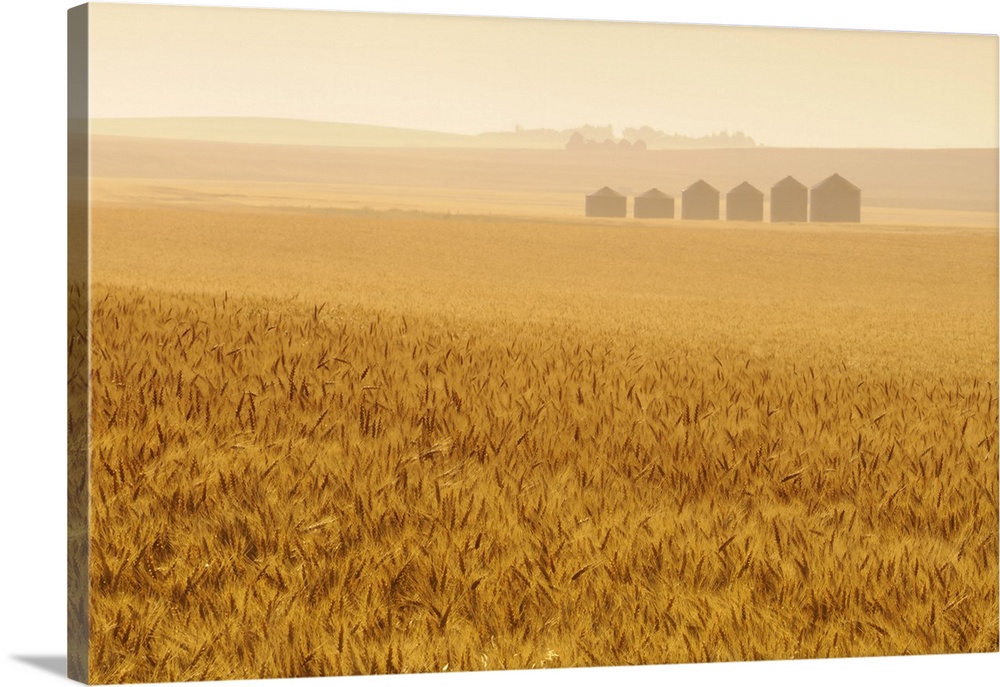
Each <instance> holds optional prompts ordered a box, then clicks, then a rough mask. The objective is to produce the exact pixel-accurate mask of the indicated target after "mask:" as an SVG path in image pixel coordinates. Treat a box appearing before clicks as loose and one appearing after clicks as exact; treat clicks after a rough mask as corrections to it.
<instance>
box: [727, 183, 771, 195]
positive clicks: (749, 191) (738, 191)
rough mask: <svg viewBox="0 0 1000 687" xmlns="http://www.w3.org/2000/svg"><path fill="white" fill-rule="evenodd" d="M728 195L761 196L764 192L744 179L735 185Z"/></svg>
mask: <svg viewBox="0 0 1000 687" xmlns="http://www.w3.org/2000/svg"><path fill="white" fill-rule="evenodd" d="M728 195H730V196H755V197H756V196H763V195H764V192H763V191H759V190H757V189H756V188H754V187H753V186H751V185H750V184H749V183H748V182H746V181H744V182H743V183H742V184H740V185H739V186H737V187H735V188H734V189H733V190H732V191H730V192H729V193H728Z"/></svg>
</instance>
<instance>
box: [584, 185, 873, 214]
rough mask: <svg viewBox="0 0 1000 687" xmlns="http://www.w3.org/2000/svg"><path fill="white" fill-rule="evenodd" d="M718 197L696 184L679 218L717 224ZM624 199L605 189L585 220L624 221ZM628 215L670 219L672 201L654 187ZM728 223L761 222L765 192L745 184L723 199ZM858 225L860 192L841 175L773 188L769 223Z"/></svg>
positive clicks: (594, 196)
mask: <svg viewBox="0 0 1000 687" xmlns="http://www.w3.org/2000/svg"><path fill="white" fill-rule="evenodd" d="M719 200H720V193H719V191H718V190H716V189H715V188H713V187H712V186H711V185H710V184H708V183H707V182H706V181H704V180H702V179H699V180H698V181H696V182H695V183H693V184H691V185H690V186H688V187H687V188H686V189H684V192H683V193H682V194H681V219H709V220H711V219H716V220H717V219H720V217H719ZM627 203H628V199H627V198H626V197H625V196H624V195H622V194H620V193H618V192H617V191H615V190H613V189H611V188H609V187H607V186H605V187H604V188H602V189H600V190H599V191H595V192H594V193H591V194H590V195H588V196H587V199H586V215H587V216H588V217H625V216H627V214H628V213H627ZM632 214H633V216H634V217H637V218H659V219H664V218H665V219H672V218H673V216H674V198H673V197H672V196H670V195H668V194H666V193H664V192H663V191H660V190H659V189H656V188H653V189H650V190H648V191H646V192H645V193H643V194H641V195H638V196H636V197H635V202H634V203H633V209H632ZM726 219H727V220H741V221H748V222H762V221H763V220H764V193H763V192H762V191H760V190H758V189H756V188H754V187H753V186H751V185H750V184H749V183H747V182H745V181H744V182H743V183H742V184H740V185H738V186H736V187H735V188H733V189H732V190H731V191H729V193H727V194H726ZM807 220H808V221H810V222H860V221H861V189H859V188H858V187H857V186H855V185H854V184H852V183H851V182H849V181H847V180H846V179H845V178H844V177H842V176H840V175H839V174H834V175H832V176H830V177H827V178H826V179H824V180H823V181H821V182H820V183H818V184H816V185H815V186H813V187H812V189H809V188H807V187H806V186H805V184H802V183H801V182H799V181H796V180H795V179H794V178H792V177H790V176H789V177H785V178H784V179H782V180H781V181H779V182H778V183H777V184H775V185H774V186H772V187H771V221H772V222H805V221H807Z"/></svg>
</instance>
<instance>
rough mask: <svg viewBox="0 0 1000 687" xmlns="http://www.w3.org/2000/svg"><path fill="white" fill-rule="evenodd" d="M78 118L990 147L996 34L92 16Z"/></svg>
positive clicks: (210, 11) (152, 9) (272, 15)
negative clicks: (82, 112) (593, 128)
mask: <svg viewBox="0 0 1000 687" xmlns="http://www.w3.org/2000/svg"><path fill="white" fill-rule="evenodd" d="M90 7H91V18H90V28H91V78H90V87H91V116H93V117H158V116H160V117H162V116H255V117H289V118H298V119H312V120H321V121H335V122H355V123H364V124H378V125H384V126H397V127H411V128H420V129H430V130H435V131H449V132H457V133H478V132H482V131H500V130H510V129H513V128H514V126H515V125H520V126H523V127H526V128H541V127H548V128H557V129H565V128H570V127H573V126H578V125H581V124H594V125H601V126H603V125H607V124H611V125H613V126H614V127H615V130H616V132H619V133H620V132H621V129H622V128H624V127H626V126H641V125H649V126H653V127H655V128H658V129H662V130H664V131H668V132H677V133H681V134H688V135H704V134H708V133H711V132H713V131H718V130H721V129H728V130H730V131H735V130H741V131H744V132H745V133H747V134H749V135H751V136H753V137H754V138H755V139H756V140H757V141H758V142H760V143H763V144H765V145H773V146H885V147H965V146H976V147H978V146H990V147H995V146H997V144H998V134H997V78H998V74H997V49H998V42H997V38H996V37H995V36H969V35H948V34H917V33H886V32H874V31H831V30H805V29H761V28H741V27H704V26H678V25H667V24H643V23H631V22H594V21H555V20H542V19H497V18H490V19H483V18H474V17H433V16H406V15H391V14H359V13H341V12H324V11H287V10H262V9H240V10H235V9H226V8H198V7H170V6H156V5H114V4H92V5H91V6H90Z"/></svg>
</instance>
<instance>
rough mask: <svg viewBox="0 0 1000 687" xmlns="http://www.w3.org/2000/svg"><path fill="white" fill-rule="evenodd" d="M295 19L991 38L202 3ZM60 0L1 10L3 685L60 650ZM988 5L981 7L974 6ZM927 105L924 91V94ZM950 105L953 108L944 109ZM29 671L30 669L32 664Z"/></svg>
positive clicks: (784, 15)
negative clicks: (528, 21) (310, 12)
mask: <svg viewBox="0 0 1000 687" xmlns="http://www.w3.org/2000/svg"><path fill="white" fill-rule="evenodd" d="M189 4H204V5H231V6H253V7H275V8H302V9H341V10H368V11H407V12H421V13H443V14H476V15H500V16H536V17H555V18H584V19H624V20H640V21H669V22H679V23H682V22H688V23H703V24H705V23H707V24H751V25H761V26H801V27H819V28H861V29H887V30H889V29H892V30H908V31H949V32H963V33H969V32H975V33H989V34H994V35H995V34H997V33H998V31H1000V30H998V28H997V10H996V9H995V8H994V7H991V4H992V3H990V2H989V0H952V1H950V2H935V3H933V4H932V3H927V4H923V3H920V4H917V3H910V2H879V3H876V2H874V1H873V0H869V1H868V2H864V1H861V0H835V1H833V2H822V3H814V2H808V1H802V0H799V1H798V2H777V1H772V0H758V1H757V2H753V1H750V2H739V1H738V0H727V1H725V2H721V1H710V0H705V1H702V2H686V3H682V4H674V3H665V4H664V6H663V7H660V6H656V5H653V4H651V3H647V2H640V1H634V0H613V1H608V2H603V3H598V2H591V1H589V0H586V1H584V0H575V1H574V2H554V1H551V0H535V1H534V2H521V1H508V2H494V1H489V2H486V1H483V2H458V1H452V2H444V1H441V2H431V1H426V0H420V1H419V2H410V3H405V2H389V1H379V0H370V1H369V2H346V1H341V2H338V1H336V0H330V1H328V2H316V1H313V2H310V1H309V0H290V1H288V2H282V1H280V0H267V1H265V0H246V1H245V2H211V1H209V0H206V1H205V2H201V3H189ZM72 5H73V3H71V2H58V1H55V0H13V1H10V0H8V2H5V3H4V13H3V17H2V19H0V50H2V51H3V58H4V59H3V61H2V63H0V65H2V66H0V69H2V72H0V73H2V75H3V79H2V81H0V102H2V107H0V111H2V113H0V117H2V123H3V124H2V128H0V136H2V138H0V141H2V146H0V174H2V184H0V198H2V199H3V209H4V213H3V215H0V236H2V242H0V257H2V260H3V266H2V269H0V279H2V280H3V290H2V292H0V294H2V301H0V346H2V355H0V360H2V361H3V363H4V367H3V373H2V374H0V439H2V440H0V461H2V466H3V471H2V472H0V488H2V492H0V505H2V524H0V527H2V532H3V537H2V539H0V575H2V578H0V624H2V636H0V685H10V686H16V687H20V686H21V685H24V686H26V687H27V686H31V685H48V684H57V683H60V682H63V681H64V680H65V678H64V677H61V676H60V675H58V674H57V673H56V672H55V671H56V670H62V666H61V664H60V660H61V659H64V657H65V654H66V642H65V617H66V611H65V609H66V604H65V594H66V592H65V574H66V563H65V548H66V547H65V519H66V507H65V485H66V478H65V466H66V451H65V407H66V401H65V388H66V387H65V369H66V362H65V361H66V354H65V324H64V323H65V321H66V320H65V316H66V315H65V313H66V300H65V293H66V292H65V279H66V272H65V264H66V241H65V231H66V229H65V226H66V222H65V186H66V185H65V169H66V163H65V111H66V97H65V92H66V72H65V60H66V48H65V40H66V10H67V9H69V7H71V6H72ZM987 8H988V9H987ZM928 95H929V97H931V95H932V94H928ZM957 106H960V105H957ZM39 664H41V666H42V667H39ZM998 678H1000V654H996V653H994V654H982V655H974V656H947V657H915V658H905V659H902V658H886V659H850V660H834V661H781V662H768V663H741V664H714V665H693V666H690V665H688V666H652V667H635V668H616V669H586V670H580V669H567V670H558V671H520V672H517V673H511V672H507V673H500V672H498V673H488V674H474V675H472V674H465V675H431V676H404V677H400V676H390V677H374V678H317V679H313V680H311V681H309V682H301V681H298V682H292V681H291V680H273V681H265V682H261V681H253V682H250V681H237V682H231V683H228V684H233V685H261V686H262V687H263V685H268V686H270V685H312V684H317V685H322V684H329V685H345V686H346V685H365V686H372V687H377V686H380V685H381V686H389V685H397V686H398V687H417V686H430V687H444V686H446V685H455V686H457V685H466V684H469V683H472V684H474V685H491V686H492V685H507V684H510V683H511V682H512V681H515V680H516V681H518V682H520V683H522V684H523V685H526V686H528V685H547V686H548V685H553V686H555V687H561V686H563V685H567V686H568V685H573V686H574V687H575V686H577V685H580V684H584V685H589V684H594V685H597V684H605V683H607V682H608V681H629V682H631V683H633V684H634V685H636V686H637V687H638V686H644V685H654V684H655V685H659V684H663V683H664V682H669V683H676V684H681V685H684V684H698V685H714V684H726V685H729V684H737V683H738V684H740V685H746V684H749V685H757V684H760V685H763V684H774V683H777V684H783V683H792V684H803V683H805V684H809V685H810V687H812V686H813V685H834V684H843V683H845V682H852V683H856V684H861V685H869V684H872V685H874V684H878V685H882V684H884V685H890V684H896V683H900V684H906V685H931V684H934V685H941V684H948V683H950V682H953V681H960V682H961V683H963V684H969V685H978V684H996V680H997V679H998Z"/></svg>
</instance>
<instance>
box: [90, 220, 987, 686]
mask: <svg viewBox="0 0 1000 687" xmlns="http://www.w3.org/2000/svg"><path fill="white" fill-rule="evenodd" d="M94 226H95V232H94V241H95V253H94V255H95V261H94V265H95V269H94V288H93V292H92V318H93V319H92V321H93V341H92V346H91V360H92V362H91V365H92V372H91V375H92V403H93V405H92V411H91V413H92V416H91V421H92V431H93V443H92V449H91V450H92V467H91V483H90V488H91V490H92V512H91V527H92V529H91V571H90V574H91V579H90V593H91V597H90V610H91V616H90V623H91V639H92V641H91V649H90V676H91V679H92V680H94V681H98V682H133V681H158V680H185V679H220V678H238V677H287V676H300V675H324V674H348V673H372V672H415V671H439V670H446V669H447V670H474V669H497V668H522V667H543V666H569V665H573V666H583V665H608V664H615V665H621V664H635V663H662V662H687V661H721V660H746V659H761V658H793V657H799V658H804V657H829V656H861V655H884V654H907V653H937V652H960V651H962V652H964V651H995V650H997V644H998V628H997V618H998V593H997V591H998V590H997V574H998V566H997V558H998V532H997V502H998V490H997V472H998V458H997V454H998V451H997V441H998V437H997V433H998V430H997V403H998V402H997V369H996V340H997V332H996V307H997V303H996V295H997V294H996V290H995V277H996V275H995V263H996V241H995V234H994V235H990V234H987V233H984V232H963V231H951V232H942V231H934V232H930V231H927V232H922V231H915V230H914V231H897V230H894V229H888V228H887V229H878V230H877V229H872V230H871V231H870V233H867V234H866V233H865V232H862V231H850V232H848V231H845V230H839V229H836V228H829V229H821V230H816V229H815V228H810V229H809V230H784V229H781V230H779V229H775V230H766V231H765V230H754V231H749V230H730V229H728V228H726V227H725V226H722V225H720V226H718V227H714V228H709V229H707V230H703V229H700V228H699V229H697V230H694V229H688V228H685V227H683V226H681V225H676V226H672V227H668V228H658V229H656V230H649V229H641V230H640V229H638V228H629V227H622V226H601V225H587V226H575V225H572V224H566V223H544V222H537V223H532V222H502V221H496V220H485V219H483V220H474V219H461V218H458V219H447V218H432V217H425V218H421V217H393V216H392V215H384V216H379V215H374V216H371V215H370V216H350V215H344V216H327V217H324V216H307V215H278V214H274V215H239V214H233V215H221V214H218V215H213V214H198V213H181V212H175V213H172V212H168V211H152V210H104V211H100V212H98V213H97V214H96V215H95V225H94ZM268 232H273V234H274V236H270V234H269V233H268ZM140 241H141V242H142V244H143V246H142V248H141V249H139V248H138V242H140ZM223 247H225V250H224V251H223V250H222V248H223ZM935 249H937V252H935ZM135 251H138V252H135ZM200 251H203V252H200ZM803 263H806V264H803ZM991 280H992V285H991ZM236 294H239V295H236ZM293 294H297V295H294V296H293Z"/></svg>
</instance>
